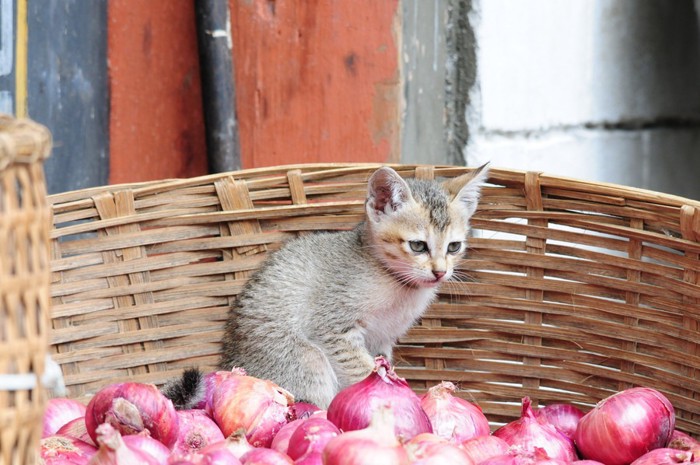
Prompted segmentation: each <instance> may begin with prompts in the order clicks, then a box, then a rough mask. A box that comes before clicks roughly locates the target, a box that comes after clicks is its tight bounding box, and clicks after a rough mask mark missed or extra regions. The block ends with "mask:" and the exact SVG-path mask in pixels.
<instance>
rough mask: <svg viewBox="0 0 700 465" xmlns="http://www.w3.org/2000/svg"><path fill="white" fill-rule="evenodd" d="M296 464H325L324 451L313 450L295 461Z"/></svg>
mask: <svg viewBox="0 0 700 465" xmlns="http://www.w3.org/2000/svg"><path fill="white" fill-rule="evenodd" d="M294 465H323V453H321V452H317V451H312V452H309V453H308V454H306V455H304V456H303V457H300V458H298V459H296V460H295V461H294Z"/></svg>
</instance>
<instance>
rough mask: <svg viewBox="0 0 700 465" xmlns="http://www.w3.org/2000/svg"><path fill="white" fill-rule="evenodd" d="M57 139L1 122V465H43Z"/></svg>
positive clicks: (0, 118) (36, 128)
mask: <svg viewBox="0 0 700 465" xmlns="http://www.w3.org/2000/svg"><path fill="white" fill-rule="evenodd" d="M50 150H51V135H50V133H49V131H48V130H47V129H46V128H45V127H43V126H41V125H39V124H36V123H34V122H32V121H30V120H17V119H14V118H12V117H10V116H8V115H0V465H9V464H30V463H35V460H36V449H37V446H38V445H39V439H40V437H41V416H42V414H43V411H44V403H45V400H46V396H45V394H44V391H43V389H42V387H41V384H40V383H39V382H38V381H39V379H40V378H41V376H42V374H43V372H44V361H45V357H46V354H47V350H48V333H49V325H48V323H49V304H50V296H49V282H50V278H51V273H50V270H49V231H50V229H51V220H50V215H51V209H50V208H49V205H48V203H47V202H46V183H45V181H44V171H43V162H44V159H45V158H46V157H47V156H48V155H49V152H50Z"/></svg>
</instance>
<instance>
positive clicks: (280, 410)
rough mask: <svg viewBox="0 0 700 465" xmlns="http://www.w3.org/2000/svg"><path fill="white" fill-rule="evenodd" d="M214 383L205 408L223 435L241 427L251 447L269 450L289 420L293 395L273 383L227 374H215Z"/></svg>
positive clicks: (232, 373)
mask: <svg viewBox="0 0 700 465" xmlns="http://www.w3.org/2000/svg"><path fill="white" fill-rule="evenodd" d="M215 384H216V389H214V391H213V392H212V394H211V399H210V400H209V402H208V403H207V408H206V409H207V412H208V413H209V414H210V415H211V417H212V418H213V419H214V421H215V422H216V424H217V425H219V428H221V431H222V432H223V433H224V436H229V435H231V434H233V433H234V432H235V431H237V430H239V429H241V428H243V429H244V430H245V431H246V438H247V439H248V442H250V443H251V444H252V445H253V446H254V447H270V444H271V443H272V438H274V437H275V434H277V432H278V431H279V430H280V429H281V428H282V426H284V425H285V424H286V423H287V421H288V420H289V419H290V417H291V411H290V408H289V406H290V405H291V404H292V403H293V402H294V398H293V397H292V395H291V394H290V393H289V392H287V391H286V390H284V389H282V388H281V387H279V386H278V385H276V384H275V383H273V382H272V381H267V380H263V379H259V378H255V377H253V376H246V375H240V374H238V373H235V372H229V371H218V372H216V378H215Z"/></svg>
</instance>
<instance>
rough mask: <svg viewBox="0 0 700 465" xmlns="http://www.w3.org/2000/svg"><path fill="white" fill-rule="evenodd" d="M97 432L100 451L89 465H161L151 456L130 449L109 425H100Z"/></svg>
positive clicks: (117, 432)
mask: <svg viewBox="0 0 700 465" xmlns="http://www.w3.org/2000/svg"><path fill="white" fill-rule="evenodd" d="M96 431H97V444H98V445H99V449H97V453H96V454H95V455H93V456H92V458H91V459H90V461H89V462H88V465H132V464H134V465H135V464H139V465H161V463H160V462H158V460H157V459H156V458H154V457H153V456H151V455H150V454H148V453H146V452H143V451H141V450H138V449H132V448H131V447H129V446H128V445H127V444H126V443H125V442H124V440H123V438H122V436H121V435H120V434H119V431H117V430H116V429H115V428H114V427H112V425H110V424H109V423H103V424H101V425H99V426H98V427H97V430H96Z"/></svg>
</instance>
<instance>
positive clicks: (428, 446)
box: [404, 441, 477, 465]
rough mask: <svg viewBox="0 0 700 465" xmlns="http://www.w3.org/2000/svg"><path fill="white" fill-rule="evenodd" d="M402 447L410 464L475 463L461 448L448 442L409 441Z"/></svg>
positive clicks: (458, 464) (470, 464)
mask: <svg viewBox="0 0 700 465" xmlns="http://www.w3.org/2000/svg"><path fill="white" fill-rule="evenodd" d="M404 447H405V449H406V452H407V453H408V457H409V459H410V460H411V465H445V464H450V465H477V464H476V462H474V461H473V460H472V459H471V457H469V455H468V454H467V453H466V452H465V451H464V450H463V449H461V448H460V447H459V446H457V445H456V444H453V443H449V442H434V441H418V442H411V441H409V442H408V443H406V444H405V445H404Z"/></svg>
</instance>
